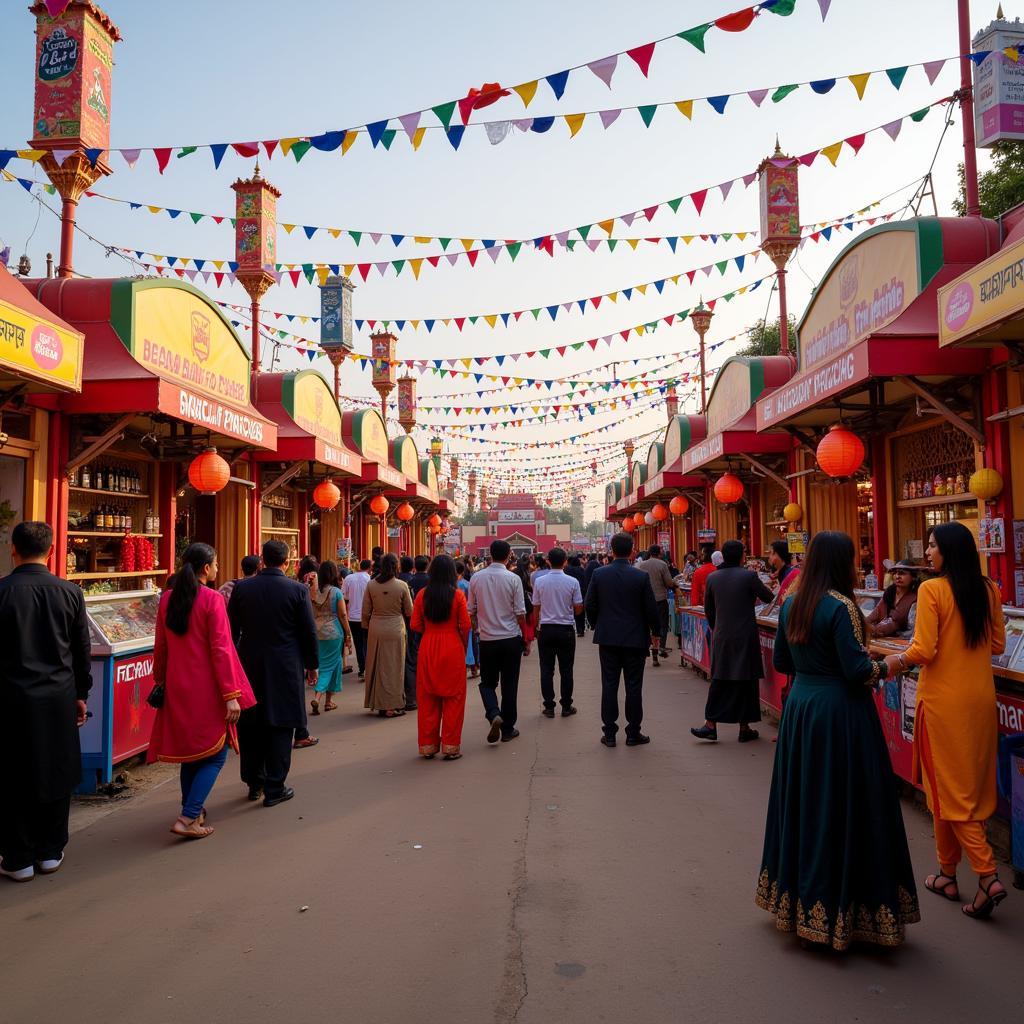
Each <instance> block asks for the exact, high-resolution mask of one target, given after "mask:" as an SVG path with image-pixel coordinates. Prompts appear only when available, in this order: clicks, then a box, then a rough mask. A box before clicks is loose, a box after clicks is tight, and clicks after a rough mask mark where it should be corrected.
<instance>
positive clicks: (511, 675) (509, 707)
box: [480, 636, 523, 736]
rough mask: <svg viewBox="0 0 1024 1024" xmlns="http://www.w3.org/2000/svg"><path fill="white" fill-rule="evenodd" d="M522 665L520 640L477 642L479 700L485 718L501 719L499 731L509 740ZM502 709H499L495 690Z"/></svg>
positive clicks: (515, 716)
mask: <svg viewBox="0 0 1024 1024" xmlns="http://www.w3.org/2000/svg"><path fill="white" fill-rule="evenodd" d="M522 665H523V638H522V637H521V636H513V637H509V638H508V639H505V640H481V641H480V698H481V700H483V702H484V715H485V716H486V718H487V721H488V722H489V721H491V719H492V718H494V716H495V715H501V723H502V724H501V731H502V733H503V734H504V735H506V736H508V735H509V734H510V733H511V732H512V730H513V729H514V728H515V726H516V718H517V717H518V715H519V708H518V701H519V670H520V669H521V668H522ZM499 684H500V686H501V705H500V706H499V705H498V692H497V691H498V686H499Z"/></svg>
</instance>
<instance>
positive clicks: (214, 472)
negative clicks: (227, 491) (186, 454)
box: [188, 448, 231, 494]
mask: <svg viewBox="0 0 1024 1024" xmlns="http://www.w3.org/2000/svg"><path fill="white" fill-rule="evenodd" d="M230 476H231V467H230V466H229V465H228V464H227V462H226V461H225V460H224V459H222V458H221V457H220V456H219V455H218V454H217V449H216V448H207V449H206V451H204V452H202V453H200V454H199V455H197V456H196V457H195V458H194V459H193V460H192V462H191V463H190V464H189V467H188V482H189V483H190V484H191V485H192V486H193V487H194V488H195V489H196V490H197V491H198V492H199V493H200V494H216V493H217V492H218V491H223V490H224V488H225V487H227V485H228V478H229V477H230Z"/></svg>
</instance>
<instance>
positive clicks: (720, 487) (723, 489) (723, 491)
mask: <svg viewBox="0 0 1024 1024" xmlns="http://www.w3.org/2000/svg"><path fill="white" fill-rule="evenodd" d="M715 497H716V498H717V499H718V500H719V501H720V502H721V503H722V504H723V505H734V504H735V503H736V502H737V501H739V500H740V498H742V497H743V481H742V480H740V478H739V477H738V476H736V474H735V473H723V474H722V475H721V476H720V477H719V478H718V479H717V480H716V481H715Z"/></svg>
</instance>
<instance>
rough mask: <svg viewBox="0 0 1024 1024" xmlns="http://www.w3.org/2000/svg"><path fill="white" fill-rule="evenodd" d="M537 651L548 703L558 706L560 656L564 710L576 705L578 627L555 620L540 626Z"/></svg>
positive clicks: (546, 705)
mask: <svg viewBox="0 0 1024 1024" xmlns="http://www.w3.org/2000/svg"><path fill="white" fill-rule="evenodd" d="M537 654H538V657H539V659H540V692H541V696H542V697H543V698H544V707H546V708H554V706H555V660H556V659H557V660H558V678H559V682H560V684H561V685H560V690H561V695H560V696H561V704H562V710H563V711H568V710H569V708H571V707H572V684H573V679H572V670H573V664H574V662H575V661H576V627H575V626H556V625H554V624H552V623H548V624H547V625H544V626H541V627H540V632H538V634H537Z"/></svg>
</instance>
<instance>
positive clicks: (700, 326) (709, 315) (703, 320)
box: [690, 298, 715, 416]
mask: <svg viewBox="0 0 1024 1024" xmlns="http://www.w3.org/2000/svg"><path fill="white" fill-rule="evenodd" d="M714 316H715V314H714V313H713V312H712V310H710V309H708V307H707V306H705V305H704V299H703V298H702V299H701V300H700V304H699V305H698V306H697V308H696V309H694V310H692V311H691V313H690V323H692V324H693V329H694V330H695V331H696V332H697V337H698V338H700V412H701V415H702V416H703V415H704V413H706V412H707V411H708V382H707V366H706V357H707V348H706V346H705V342H704V337H705V335H706V334H707V333H708V329H709V328H710V327H711V321H712V319H713V318H714Z"/></svg>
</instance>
